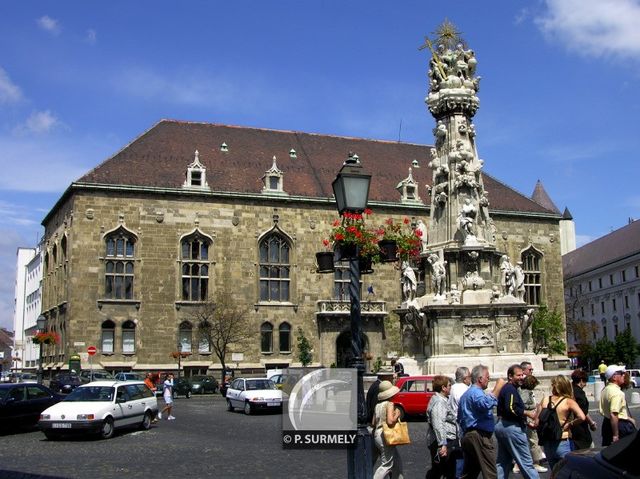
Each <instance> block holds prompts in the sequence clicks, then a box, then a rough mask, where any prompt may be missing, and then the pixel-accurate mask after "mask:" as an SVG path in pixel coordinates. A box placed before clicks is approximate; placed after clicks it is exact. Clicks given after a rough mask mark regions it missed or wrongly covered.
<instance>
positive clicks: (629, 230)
mask: <svg viewBox="0 0 640 479" xmlns="http://www.w3.org/2000/svg"><path fill="white" fill-rule="evenodd" d="M562 262H563V269H564V287H565V294H566V297H565V302H566V304H565V310H566V314H567V343H568V345H569V351H570V353H576V354H577V352H578V351H577V345H578V344H594V343H595V342H596V341H598V340H599V339H602V338H608V339H609V340H611V341H615V338H616V336H617V335H618V334H619V333H621V332H622V331H624V330H625V329H630V330H631V333H632V334H633V336H634V337H635V338H636V340H637V341H639V342H640V221H630V222H629V224H628V225H626V226H624V227H623V228H620V229H617V230H615V231H613V232H611V233H609V234H608V235H605V236H603V237H601V238H598V239H596V240H594V241H592V242H590V243H587V244H586V245H584V246H581V247H580V248H578V249H576V250H575V251H572V252H570V253H568V254H566V255H564V256H563V257H562ZM594 367H595V366H594Z"/></svg>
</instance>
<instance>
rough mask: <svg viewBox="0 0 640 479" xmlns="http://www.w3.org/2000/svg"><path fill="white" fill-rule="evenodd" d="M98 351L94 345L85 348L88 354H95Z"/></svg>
mask: <svg viewBox="0 0 640 479" xmlns="http://www.w3.org/2000/svg"><path fill="white" fill-rule="evenodd" d="M97 352H98V350H97V349H96V347H95V346H89V347H88V348H87V353H88V354H89V356H93V355H94V354H96V353H97Z"/></svg>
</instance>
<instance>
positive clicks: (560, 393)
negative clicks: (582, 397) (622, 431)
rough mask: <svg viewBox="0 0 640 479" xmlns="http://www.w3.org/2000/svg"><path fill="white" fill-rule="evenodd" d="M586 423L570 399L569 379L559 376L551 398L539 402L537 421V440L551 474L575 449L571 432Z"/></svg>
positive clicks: (574, 402)
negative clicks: (575, 427)
mask: <svg viewBox="0 0 640 479" xmlns="http://www.w3.org/2000/svg"><path fill="white" fill-rule="evenodd" d="M585 419H586V416H585V414H584V412H582V409H580V406H579V405H578V403H577V402H576V401H575V400H574V399H573V388H572V387H571V382H570V381H569V379H567V378H566V377H565V376H563V375H561V374H560V375H558V376H556V377H554V378H553V379H552V380H551V396H549V397H545V398H543V399H542V402H541V403H540V404H539V405H538V411H537V417H536V424H537V431H538V440H539V441H540V445H541V446H542V447H543V448H544V453H545V455H546V456H547V461H549V467H550V468H551V469H552V470H553V466H555V465H556V464H557V463H558V462H559V461H560V460H561V459H562V458H563V457H564V456H566V455H567V454H568V453H569V452H571V451H572V450H573V449H574V447H573V444H572V441H571V428H572V427H573V426H576V425H578V424H580V423H582V422H583V421H584V420H585Z"/></svg>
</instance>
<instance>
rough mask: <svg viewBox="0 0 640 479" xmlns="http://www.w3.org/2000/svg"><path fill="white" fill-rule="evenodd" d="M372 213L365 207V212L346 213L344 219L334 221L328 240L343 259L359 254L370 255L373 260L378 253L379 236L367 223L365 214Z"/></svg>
mask: <svg viewBox="0 0 640 479" xmlns="http://www.w3.org/2000/svg"><path fill="white" fill-rule="evenodd" d="M371 214H372V211H371V210H370V209H368V208H367V209H365V210H364V213H363V214H360V213H348V212H347V213H344V214H343V215H342V219H336V220H335V221H334V222H333V225H332V227H333V229H332V230H331V233H330V235H329V239H328V240H327V241H328V243H329V244H330V245H333V247H334V248H335V249H336V250H337V251H338V255H339V257H340V259H341V260H349V259H353V258H356V257H358V256H369V257H371V259H372V261H373V259H374V257H375V256H376V255H377V253H378V236H377V234H376V233H375V232H374V231H373V230H369V229H367V227H366V224H365V216H369V215H371Z"/></svg>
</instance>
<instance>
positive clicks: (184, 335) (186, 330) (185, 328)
mask: <svg viewBox="0 0 640 479" xmlns="http://www.w3.org/2000/svg"><path fill="white" fill-rule="evenodd" d="M192 332H193V331H192V327H191V323H190V322H188V321H183V322H182V323H180V331H179V332H178V334H179V336H178V341H179V343H180V346H182V352H183V353H190V352H191V337H192Z"/></svg>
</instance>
